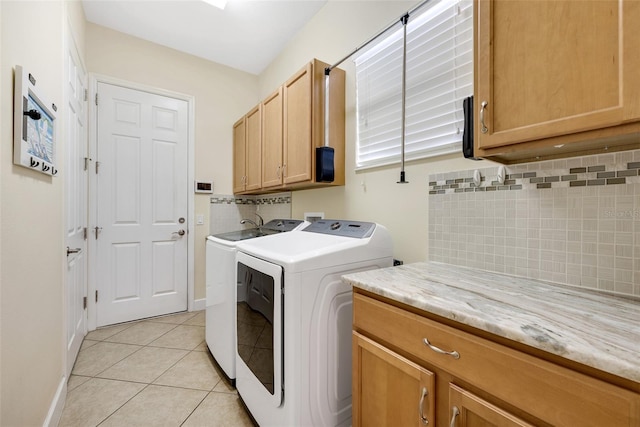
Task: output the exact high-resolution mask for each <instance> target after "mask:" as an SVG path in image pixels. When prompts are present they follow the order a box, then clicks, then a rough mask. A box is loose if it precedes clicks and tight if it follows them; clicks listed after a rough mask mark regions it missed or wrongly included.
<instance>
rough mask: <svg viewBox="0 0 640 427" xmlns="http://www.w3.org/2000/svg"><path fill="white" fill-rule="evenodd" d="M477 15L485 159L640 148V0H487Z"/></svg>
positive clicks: (479, 129) (480, 138)
mask: <svg viewBox="0 0 640 427" xmlns="http://www.w3.org/2000/svg"><path fill="white" fill-rule="evenodd" d="M475 13H476V15H475V16H476V28H475V49H474V50H475V55H476V57H475V95H474V99H475V102H474V104H475V105H474V107H475V114H474V122H475V124H476V126H475V128H476V132H475V141H476V147H475V148H476V154H477V155H479V156H481V157H485V158H491V159H494V160H497V161H501V162H505V163H510V162H519V161H526V160H532V159H536V158H552V157H560V156H569V155H578V154H586V153H588V152H594V151H605V150H607V149H611V150H614V149H630V148H639V147H640V137H639V134H638V132H640V78H638V69H639V66H640V55H638V52H640V32H638V31H637V28H638V27H640V2H638V1H633V0H594V1H591V0H584V1H573V0H558V1H525V2H522V1H510V0H478V1H476V3H475ZM483 105H484V107H483Z"/></svg>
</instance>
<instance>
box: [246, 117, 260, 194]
mask: <svg viewBox="0 0 640 427" xmlns="http://www.w3.org/2000/svg"><path fill="white" fill-rule="evenodd" d="M260 113H261V108H260V105H258V106H256V107H255V108H254V109H253V110H251V111H249V113H247V116H246V127H247V130H246V135H247V141H246V150H247V152H246V157H247V160H246V168H247V169H246V171H245V175H246V177H247V178H246V182H245V189H246V191H252V190H258V189H259V188H260V186H261V180H262V155H261V154H262V140H261V137H262V136H261V132H262V129H261V122H262V117H261V114H260Z"/></svg>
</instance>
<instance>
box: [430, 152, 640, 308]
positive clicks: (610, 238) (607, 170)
mask: <svg viewBox="0 0 640 427" xmlns="http://www.w3.org/2000/svg"><path fill="white" fill-rule="evenodd" d="M470 165H473V164H472V163H470ZM478 171H479V172H480V174H481V176H482V178H483V179H482V182H481V183H480V185H479V186H477V187H476V186H475V185H474V183H473V175H474V170H467V171H459V172H451V173H444V174H436V175H431V176H429V259H430V260H432V261H439V262H445V263H449V264H457V265H463V266H469V267H475V268H480V269H484V270H489V271H497V272H503V273H508V274H513V275H517V276H523V277H529V278H534V279H541V280H547V281H552V282H556V283H563V284H569V285H575V286H581V287H584V288H592V289H600V290H604V291H608V292H615V293H618V294H623V295H633V296H640V150H634V151H626V152H619V153H611V154H604V155H593V156H586V157H579V158H572V159H565V160H552V161H545V162H539V163H530V164H520V165H514V166H506V179H505V181H504V182H503V183H499V182H497V181H496V175H497V173H498V167H497V166H496V167H490V168H482V169H478Z"/></svg>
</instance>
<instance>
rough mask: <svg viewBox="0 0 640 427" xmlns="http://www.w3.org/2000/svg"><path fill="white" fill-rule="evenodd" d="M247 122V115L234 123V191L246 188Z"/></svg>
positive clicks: (238, 191) (239, 191) (237, 191)
mask: <svg viewBox="0 0 640 427" xmlns="http://www.w3.org/2000/svg"><path fill="white" fill-rule="evenodd" d="M246 159H247V122H246V120H245V117H242V118H241V119H240V120H238V121H237V122H235V123H234V125H233V192H234V193H242V192H243V191H244V190H245V185H244V184H245V180H246V179H247V177H246V175H245V173H246V169H247V163H246Z"/></svg>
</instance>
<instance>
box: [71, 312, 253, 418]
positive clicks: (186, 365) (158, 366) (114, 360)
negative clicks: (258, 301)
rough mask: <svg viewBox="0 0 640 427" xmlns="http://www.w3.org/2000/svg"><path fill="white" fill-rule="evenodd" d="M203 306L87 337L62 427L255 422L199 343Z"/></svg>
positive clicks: (201, 335) (101, 330) (207, 351)
mask: <svg viewBox="0 0 640 427" xmlns="http://www.w3.org/2000/svg"><path fill="white" fill-rule="evenodd" d="M204 319H205V315H204V311H199V312H191V313H178V314H174V315H169V316H164V317H157V318H152V319H145V320H142V321H138V322H131V323H126V324H120V325H115V326H110V327H105V328H101V329H97V330H95V331H92V332H90V333H89V334H87V336H86V337H85V339H84V341H83V343H82V347H81V348H80V353H79V354H78V358H77V360H76V363H75V366H74V367H73V371H72V373H71V377H70V378H69V383H68V391H67V400H66V404H65V407H64V411H63V413H62V418H61V420H60V423H59V426H60V427H67V426H78V427H89V426H101V427H103V426H104V427H107V426H108V427H114V426H127V427H130V426H145V427H146V426H154V427H155V426H184V427H205V426H206V427H209V426H211V427H213V426H216V427H217V426H229V427H235V426H253V423H252V421H251V420H250V418H249V417H248V416H247V414H246V412H245V410H244V408H243V406H242V403H241V402H240V400H239V398H238V395H237V392H236V391H235V389H233V388H232V387H230V386H229V385H228V383H227V382H226V381H225V380H224V379H223V378H222V373H221V372H220V371H219V370H218V369H219V368H218V367H217V366H216V365H215V362H214V361H213V359H212V358H211V355H210V353H209V350H208V349H207V345H206V343H205V341H204Z"/></svg>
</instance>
